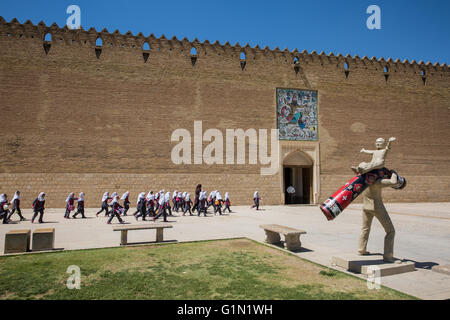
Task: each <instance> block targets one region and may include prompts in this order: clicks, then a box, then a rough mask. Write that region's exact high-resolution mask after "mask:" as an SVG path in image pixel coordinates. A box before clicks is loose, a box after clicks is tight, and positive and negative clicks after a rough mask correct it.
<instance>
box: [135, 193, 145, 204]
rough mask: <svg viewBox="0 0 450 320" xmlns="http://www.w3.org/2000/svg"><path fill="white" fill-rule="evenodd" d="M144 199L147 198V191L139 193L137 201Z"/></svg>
mask: <svg viewBox="0 0 450 320" xmlns="http://www.w3.org/2000/svg"><path fill="white" fill-rule="evenodd" d="M142 199H145V192H141V193H139V195H138V197H137V201H136V203H139V201H141V200H142Z"/></svg>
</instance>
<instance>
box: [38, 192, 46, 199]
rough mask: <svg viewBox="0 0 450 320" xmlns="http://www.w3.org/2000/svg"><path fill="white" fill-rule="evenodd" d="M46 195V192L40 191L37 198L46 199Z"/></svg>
mask: <svg viewBox="0 0 450 320" xmlns="http://www.w3.org/2000/svg"><path fill="white" fill-rule="evenodd" d="M44 196H45V192H41V193H39V195H38V197H37V198H38V200H39V201H44V200H45V199H44Z"/></svg>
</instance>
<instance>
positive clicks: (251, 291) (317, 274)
mask: <svg viewBox="0 0 450 320" xmlns="http://www.w3.org/2000/svg"><path fill="white" fill-rule="evenodd" d="M70 265H77V266H79V267H80V269H81V289H80V290H77V289H73V290H69V289H67V287H66V281H67V279H68V277H69V274H67V273H66V271H67V267H68V266H70ZM412 298H413V297H411V296H408V295H406V294H403V293H400V292H397V291H395V290H391V289H388V288H384V287H382V288H381V289H380V290H369V289H368V288H367V285H366V282H365V281H364V280H362V279H359V278H356V277H353V276H350V275H347V274H345V273H342V272H337V271H334V270H331V269H328V268H326V267H322V266H319V265H317V264H314V263H311V262H309V261H305V260H303V259H300V258H298V257H296V256H294V255H291V254H289V253H286V252H283V251H281V250H277V249H274V248H271V247H269V246H265V245H262V244H259V243H256V242H254V241H251V240H248V239H235V240H223V241H205V242H195V243H180V244H167V245H150V246H136V247H121V248H111V249H95V250H80V251H63V252H54V253H41V254H29V255H21V256H8V257H5V256H4V257H0V299H202V300H204V299H206V300H208V299H412Z"/></svg>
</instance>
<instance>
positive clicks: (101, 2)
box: [0, 0, 450, 64]
mask: <svg viewBox="0 0 450 320" xmlns="http://www.w3.org/2000/svg"><path fill="white" fill-rule="evenodd" d="M71 4H76V5H78V6H79V7H80V8H81V25H82V27H83V28H84V29H86V30H87V29H89V28H90V27H94V28H95V29H96V30H98V31H100V30H102V29H103V28H107V29H108V30H109V31H110V32H113V31H114V30H116V29H119V31H120V32H121V33H126V32H127V31H131V32H132V33H133V34H137V33H139V32H142V33H143V34H144V35H146V36H147V35H149V34H151V33H153V34H154V35H155V36H157V37H159V36H161V35H162V34H164V35H165V36H166V38H172V37H173V36H174V35H175V36H176V37H177V38H178V39H182V38H184V37H187V38H188V39H189V40H193V39H195V38H197V39H199V40H200V41H204V40H209V41H210V42H214V41H216V40H219V42H220V43H222V44H223V43H225V42H226V41H229V42H230V43H231V44H232V45H234V44H235V43H236V42H239V44H241V45H245V44H246V43H249V44H250V45H251V46H252V47H254V46H255V45H257V44H258V45H259V46H260V47H265V46H268V47H269V48H271V49H273V48H275V47H277V46H278V47H279V48H280V49H284V48H288V49H289V50H293V49H295V48H297V49H298V50H299V51H303V50H304V49H306V50H308V52H311V51H312V50H316V51H317V52H318V53H320V52H321V51H324V52H325V53H326V54H328V53H330V52H333V53H334V54H336V55H337V54H338V53H341V54H343V55H346V54H350V55H352V56H353V55H355V54H357V55H359V56H360V57H363V56H368V57H369V58H370V57H372V56H375V57H377V58H380V57H384V58H385V59H387V58H389V57H391V58H393V59H394V60H395V59H396V58H399V59H400V60H403V59H408V60H409V61H412V60H416V61H417V62H418V61H420V60H423V61H424V62H427V61H431V62H432V63H434V62H439V63H446V64H449V63H450V1H449V0H341V1H338V0H308V1H305V0H272V1H266V0H258V1H256V0H240V1H238V0H160V1H154V0H69V1H67V0H20V1H11V0H10V1H7V0H1V1H0V16H3V17H4V18H5V19H6V20H7V21H10V20H11V19H12V18H17V19H18V20H19V21H20V22H21V23H23V22H25V21H26V20H28V19H29V20H31V21H32V22H33V23H34V24H37V23H39V22H40V21H41V20H42V21H44V22H45V23H46V24H47V25H51V24H52V23H53V22H56V23H57V24H58V25H59V26H60V27H63V26H64V25H65V23H66V20H67V17H68V14H67V13H66V8H67V7H68V6H69V5H71ZM372 4H375V5H378V6H379V7H380V9H381V29H380V30H369V29H368V28H367V27H366V20H367V18H368V17H369V14H367V13H366V9H367V7H368V6H369V5H372Z"/></svg>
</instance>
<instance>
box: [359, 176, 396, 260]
mask: <svg viewBox="0 0 450 320" xmlns="http://www.w3.org/2000/svg"><path fill="white" fill-rule="evenodd" d="M400 184H401V181H400V180H399V178H398V175H397V173H396V172H392V175H391V178H390V179H380V180H377V181H376V182H375V183H373V184H372V185H370V186H369V187H368V188H367V189H366V190H365V191H364V192H363V197H364V198H363V200H364V203H363V216H362V230H361V235H360V237H359V244H358V247H359V248H358V253H359V254H360V255H367V254H369V252H368V251H367V250H366V249H367V241H368V240H369V233H370V227H371V225H372V220H373V217H376V218H377V219H378V221H380V223H381V225H382V226H383V228H384V231H386V236H385V237H384V254H383V260H384V261H386V262H394V261H395V259H394V236H395V229H394V225H393V224H392V221H391V218H390V217H389V214H388V213H387V211H386V208H385V207H384V204H383V199H382V197H381V191H382V189H383V188H386V187H398V186H399V185H400Z"/></svg>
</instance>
